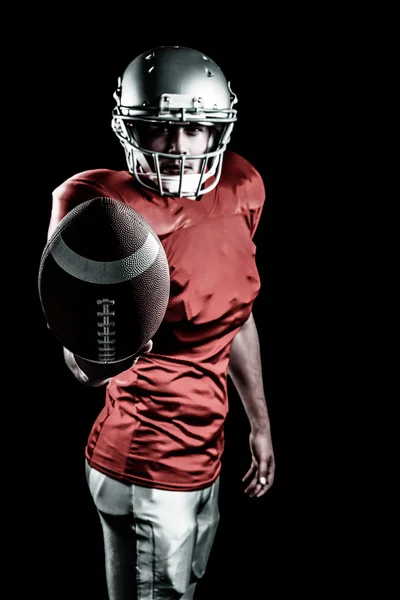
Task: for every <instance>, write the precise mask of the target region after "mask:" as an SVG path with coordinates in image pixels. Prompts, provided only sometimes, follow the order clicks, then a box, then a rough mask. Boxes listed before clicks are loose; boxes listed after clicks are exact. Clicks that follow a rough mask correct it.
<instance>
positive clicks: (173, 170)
mask: <svg viewBox="0 0 400 600" xmlns="http://www.w3.org/2000/svg"><path fill="white" fill-rule="evenodd" d="M160 171H161V173H163V174H164V175H180V174H181V166H180V165H175V164H167V165H162V166H161V168H160ZM192 171H193V169H192V167H191V166H190V165H185V170H184V173H185V174H186V173H191V172H192Z"/></svg>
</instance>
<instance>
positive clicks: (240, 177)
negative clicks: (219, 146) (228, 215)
mask: <svg viewBox="0 0 400 600" xmlns="http://www.w3.org/2000/svg"><path fill="white" fill-rule="evenodd" d="M220 184H221V187H223V188H225V189H226V190H228V191H230V192H231V193H234V194H235V196H236V197H237V198H238V199H240V200H241V201H243V202H245V203H246V204H247V205H248V206H249V207H250V206H251V207H253V206H259V205H261V204H263V203H264V200H265V186H264V181H263V178H262V176H261V174H260V172H259V171H258V169H257V168H256V167H255V166H254V165H253V164H252V163H251V162H250V161H249V160H247V159H246V158H244V157H243V156H241V155H240V154H238V153H237V152H234V151H232V150H229V151H228V150H227V151H226V152H225V154H224V160H223V166H222V172H221V179H220Z"/></svg>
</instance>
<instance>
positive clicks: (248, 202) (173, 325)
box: [53, 151, 265, 490]
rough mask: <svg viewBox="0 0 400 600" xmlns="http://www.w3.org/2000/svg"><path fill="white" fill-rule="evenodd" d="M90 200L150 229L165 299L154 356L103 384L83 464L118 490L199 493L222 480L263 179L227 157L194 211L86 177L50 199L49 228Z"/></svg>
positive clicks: (114, 181) (116, 179)
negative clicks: (162, 266)
mask: <svg viewBox="0 0 400 600" xmlns="http://www.w3.org/2000/svg"><path fill="white" fill-rule="evenodd" d="M96 196H108V197H111V198H114V199H115V200H120V201H121V202H125V203H126V204H129V205H130V206H132V207H133V208H134V209H135V210H136V211H138V212H139V213H141V214H142V215H143V216H144V217H145V219H147V221H148V222H149V223H150V225H151V226H152V227H153V229H154V231H155V232H156V233H157V234H158V236H159V238H160V240H161V243H162V244H163V247H164V249H165V252H166V255H167V258H168V263H169V267H170V278H171V291H170V300H169V304H168V308H167V311H166V314H165V318H164V321H163V323H162V325H161V327H160V329H159V330H158V332H157V333H156V335H155V336H154V337H153V348H152V351H151V352H150V353H148V354H145V355H143V356H142V357H141V358H140V359H139V360H138V362H137V363H136V364H135V365H134V366H133V367H132V368H130V369H128V370H127V371H124V372H123V373H121V374H120V375H118V376H116V377H114V378H113V379H111V381H110V382H109V383H108V385H107V387H106V391H105V405H104V407H103V409H102V410H101V412H100V414H99V415H98V417H97V419H96V421H95V422H94V424H93V427H92V430H91V432H90V435H89V438H88V442H87V446H86V458H87V460H88V462H89V464H90V465H91V466H92V467H94V468H96V469H98V470H99V471H102V472H103V473H105V474H107V475H109V476H111V477H114V478H117V479H119V480H121V481H125V482H127V483H136V484H139V485H144V486H152V487H157V488H161V489H167V490H196V489H199V488H202V487H205V486H207V485H210V484H211V483H212V482H213V481H215V479H216V478H217V477H218V475H219V472H220V469H221V455H222V452H223V448H224V421H225V418H226V415H227V411H228V397H227V368H228V362H229V352H230V347H231V344H232V341H233V338H234V337H235V335H236V334H237V332H238V331H239V329H240V328H241V326H242V325H243V323H244V322H245V321H246V319H247V318H248V317H249V315H250V313H251V310H252V305H253V302H254V299H255V298H256V296H257V294H258V292H259V289H260V279H259V274H258V271H257V266H256V260H255V252H256V249H255V245H254V243H253V240H252V238H253V236H254V233H255V230H256V227H257V225H258V222H259V219H260V215H261V211H262V207H263V203H264V198H265V190H264V185H263V182H262V179H261V177H260V175H259V173H258V172H257V171H256V169H255V168H254V167H253V166H252V165H251V164H250V163H249V162H248V161H246V160H245V159H244V158H242V157H241V156H239V155H238V154H236V153H233V152H228V151H227V152H225V156H224V161H223V167H222V174H221V179H220V182H219V184H218V186H217V187H216V188H215V189H214V190H212V191H211V192H209V193H208V194H204V195H203V196H201V197H200V200H198V201H191V200H188V199H187V198H172V197H161V196H159V195H157V194H156V193H154V194H153V193H152V192H151V191H149V190H145V189H143V188H141V187H140V186H139V185H138V184H137V182H136V180H135V178H134V177H133V176H132V175H131V174H130V173H129V172H127V171H113V170H107V169H101V170H100V169H99V170H94V171H86V172H83V173H79V174H77V175H74V176H73V177H71V178H69V179H68V180H67V181H65V182H64V183H63V184H62V185H61V186H60V187H58V188H57V189H56V190H55V191H54V204H53V224H54V221H59V220H60V219H61V218H62V217H63V216H64V215H65V214H66V213H67V212H68V211H69V210H71V208H73V207H74V206H76V205H77V204H79V203H81V202H84V201H86V200H88V199H90V198H94V197H96Z"/></svg>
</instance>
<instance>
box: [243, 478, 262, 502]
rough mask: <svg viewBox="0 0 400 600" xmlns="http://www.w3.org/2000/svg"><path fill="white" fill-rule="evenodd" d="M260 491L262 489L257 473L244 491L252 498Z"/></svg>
mask: <svg viewBox="0 0 400 600" xmlns="http://www.w3.org/2000/svg"><path fill="white" fill-rule="evenodd" d="M260 489H261V485H260V483H259V481H258V476H257V473H255V475H254V476H253V479H252V480H251V482H250V483H249V485H248V486H247V488H246V489H245V490H244V493H245V494H248V495H249V496H250V497H253V496H254V494H256V493H257V492H258V491H259V490H260Z"/></svg>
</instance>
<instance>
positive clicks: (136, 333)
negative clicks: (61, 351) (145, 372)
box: [38, 197, 170, 364]
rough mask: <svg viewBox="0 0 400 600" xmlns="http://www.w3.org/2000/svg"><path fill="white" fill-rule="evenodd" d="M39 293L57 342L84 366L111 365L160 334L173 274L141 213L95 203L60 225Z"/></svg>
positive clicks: (46, 254)
mask: <svg viewBox="0 0 400 600" xmlns="http://www.w3.org/2000/svg"><path fill="white" fill-rule="evenodd" d="M38 288H39V297H40V303H41V306H42V309H43V313H44V316H45V319H46V321H47V324H48V327H49V328H50V330H51V331H52V332H53V334H54V335H55V337H56V338H57V339H58V341H59V342H60V343H61V344H62V345H63V346H65V348H67V349H68V350H70V351H71V352H72V353H74V354H76V355H77V356H80V357H81V358H83V359H86V360H90V361H94V362H98V363H106V364H110V363H114V362H117V361H119V360H122V359H124V358H128V357H130V356H132V355H133V354H136V353H138V352H139V351H140V350H141V349H142V348H143V347H144V346H145V345H146V343H147V342H148V341H149V340H150V339H151V338H152V337H153V335H154V334H155V333H156V331H157V330H158V328H159V327H160V325H161V322H162V320H163V318H164V315H165V312H166V309H167V305H168V300H169V293H170V274H169V266H168V261H167V257H166V254H165V251H164V248H163V246H162V244H161V242H160V240H159V238H158V236H157V235H156V233H155V232H154V230H153V229H152V227H151V226H150V225H149V223H148V222H147V221H146V219H145V218H144V217H143V216H142V215H141V214H140V213H138V212H137V211H136V210H134V209H133V208H132V207H130V206H128V205H127V204H124V203H123V202H122V201H117V200H115V199H113V198H108V197H96V198H93V199H91V200H88V201H86V202H83V203H82V204H80V205H78V206H76V207H75V208H73V209H72V210H71V211H70V212H69V213H67V214H66V215H65V217H64V218H63V219H62V220H61V221H60V222H59V223H58V225H57V227H56V229H55V230H54V231H53V233H52V235H51V236H50V238H49V239H48V241H47V243H46V246H45V248H44V250H43V253H42V255H41V259H40V266H39V276H38Z"/></svg>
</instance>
